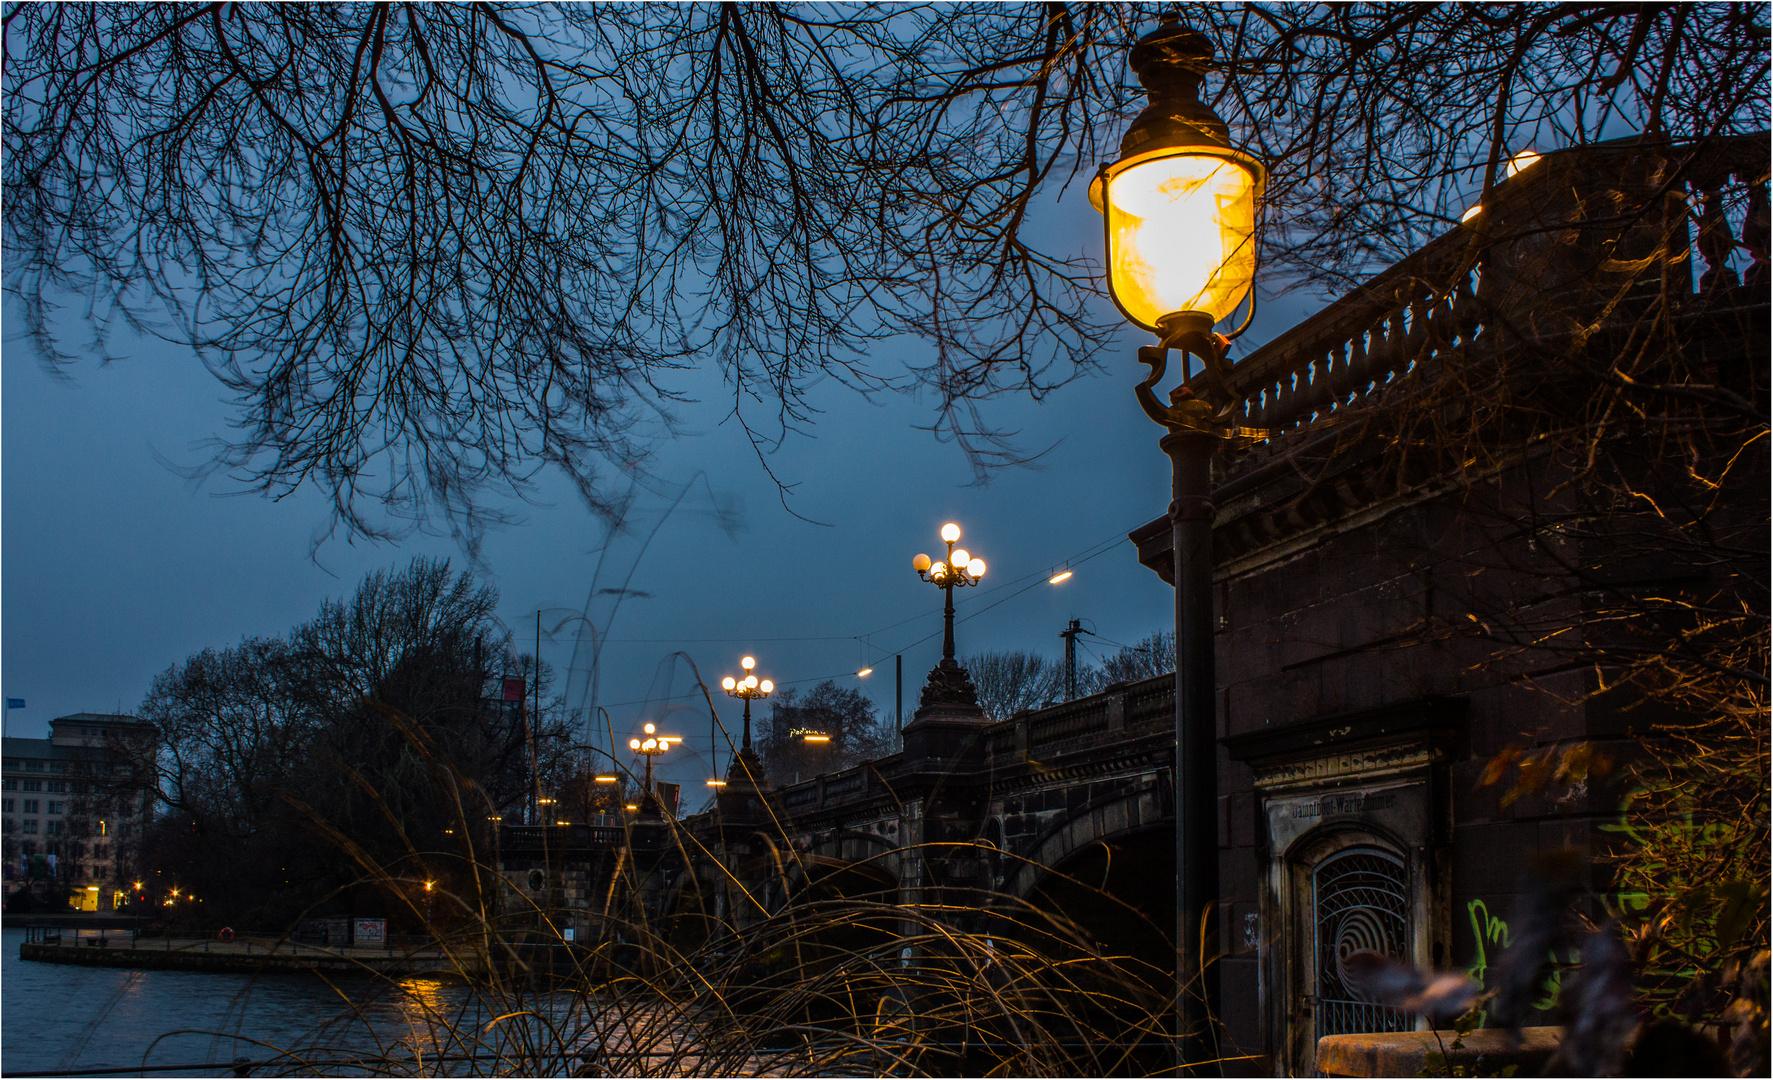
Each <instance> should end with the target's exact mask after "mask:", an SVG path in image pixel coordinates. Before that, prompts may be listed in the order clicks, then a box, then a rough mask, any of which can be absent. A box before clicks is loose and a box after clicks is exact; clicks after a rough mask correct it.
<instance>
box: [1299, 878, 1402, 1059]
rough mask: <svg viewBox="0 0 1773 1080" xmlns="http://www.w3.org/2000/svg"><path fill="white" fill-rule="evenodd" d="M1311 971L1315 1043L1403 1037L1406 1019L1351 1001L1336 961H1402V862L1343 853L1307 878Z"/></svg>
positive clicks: (1395, 1011) (1355, 995)
mask: <svg viewBox="0 0 1773 1080" xmlns="http://www.w3.org/2000/svg"><path fill="white" fill-rule="evenodd" d="M1311 895H1312V913H1313V929H1314V933H1315V935H1316V944H1315V947H1314V950H1313V951H1314V953H1315V958H1316V964H1317V987H1316V991H1317V993H1316V997H1317V1022H1316V1035H1317V1036H1319V1037H1322V1036H1325V1035H1345V1034H1349V1033H1353V1032H1369V1031H1409V1030H1411V1028H1412V1027H1413V1026H1414V1025H1413V1024H1412V1023H1411V1021H1410V1016H1409V1014H1408V1013H1406V1012H1403V1011H1402V1010H1399V1009H1393V1008H1389V1007H1387V1006H1384V1005H1377V1004H1374V1003H1373V1002H1371V1001H1368V1000H1365V999H1364V998H1363V997H1362V996H1361V995H1360V994H1358V993H1356V992H1355V991H1354V989H1353V988H1352V987H1350V986H1349V985H1348V982H1347V980H1346V978H1345V977H1344V974H1343V969H1342V961H1343V959H1344V958H1345V957H1347V956H1348V954H1349V953H1352V952H1355V951H1357V950H1360V949H1372V950H1373V951H1374V952H1379V953H1383V954H1385V955H1386V956H1390V957H1395V958H1397V959H1400V960H1408V959H1410V896H1409V880H1408V878H1407V877H1406V876H1405V874H1404V864H1403V860H1401V859H1399V858H1398V857H1397V856H1395V855H1392V854H1391V853H1390V852H1387V851H1381V850H1380V849H1378V848H1365V847H1361V848H1349V849H1347V850H1346V851H1339V852H1337V853H1336V854H1334V855H1332V856H1330V857H1329V858H1327V859H1325V860H1324V861H1323V862H1321V863H1318V864H1317V866H1316V868H1315V869H1313V870H1312V872H1311Z"/></svg>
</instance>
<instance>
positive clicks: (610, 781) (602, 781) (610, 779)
mask: <svg viewBox="0 0 1773 1080" xmlns="http://www.w3.org/2000/svg"><path fill="white" fill-rule="evenodd" d="M597 782H598V783H600V784H613V783H615V782H616V778H615V777H613V776H599V777H598V778H597Z"/></svg>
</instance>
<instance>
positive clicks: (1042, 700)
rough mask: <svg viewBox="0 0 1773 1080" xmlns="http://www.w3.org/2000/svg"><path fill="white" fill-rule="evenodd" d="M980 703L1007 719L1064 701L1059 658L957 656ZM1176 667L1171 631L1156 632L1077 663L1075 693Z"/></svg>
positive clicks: (1003, 654)
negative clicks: (1095, 660) (1100, 657)
mask: <svg viewBox="0 0 1773 1080" xmlns="http://www.w3.org/2000/svg"><path fill="white" fill-rule="evenodd" d="M961 663H962V664H964V665H965V666H966V669H967V673H968V674H970V675H971V676H972V677H973V687H974V688H975V689H976V690H977V691H978V694H979V705H980V707H981V708H983V709H984V710H985V715H986V716H989V717H991V718H992V719H994V720H1007V719H1009V718H1010V717H1011V716H1014V715H1015V714H1016V713H1019V712H1021V711H1022V710H1024V709H1039V708H1042V707H1044V706H1047V705H1056V704H1058V703H1060V702H1062V701H1065V700H1067V696H1066V671H1065V662H1064V661H1063V660H1055V659H1053V658H1052V657H1050V656H1044V655H1042V654H1040V653H1032V652H1017V651H1010V652H988V653H976V654H974V655H972V656H966V657H962V658H961ZM1175 671H1176V635H1175V634H1174V633H1173V632H1171V631H1169V630H1159V631H1158V632H1156V633H1154V634H1151V635H1150V636H1148V637H1145V638H1142V639H1140V640H1139V641H1138V642H1137V643H1135V644H1132V645H1124V646H1121V647H1120V648H1119V649H1117V650H1116V651H1115V652H1113V653H1110V654H1109V655H1108V656H1106V657H1104V658H1103V660H1102V662H1101V664H1091V663H1080V664H1079V665H1078V668H1077V696H1079V697H1083V696H1085V695H1088V694H1095V693H1100V692H1101V691H1103V690H1106V689H1107V688H1108V687H1110V686H1112V685H1114V684H1115V683H1124V682H1137V681H1138V680H1140V679H1152V678H1156V677H1157V676H1159V675H1172V674H1174V673H1175Z"/></svg>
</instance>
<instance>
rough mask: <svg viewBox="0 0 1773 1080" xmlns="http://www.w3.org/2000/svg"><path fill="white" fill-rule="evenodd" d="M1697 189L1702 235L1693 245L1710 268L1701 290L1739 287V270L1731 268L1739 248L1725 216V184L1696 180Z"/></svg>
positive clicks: (1705, 291)
mask: <svg viewBox="0 0 1773 1080" xmlns="http://www.w3.org/2000/svg"><path fill="white" fill-rule="evenodd" d="M1695 187H1696V188H1697V190H1698V195H1699V236H1698V238H1697V239H1696V240H1695V242H1694V245H1693V246H1694V247H1696V248H1698V249H1699V254H1700V255H1701V256H1702V257H1704V259H1705V266H1706V270H1705V273H1704V274H1701V275H1700V277H1699V291H1700V292H1701V293H1710V292H1713V291H1714V290H1717V289H1732V288H1735V287H1736V285H1737V284H1738V282H1737V280H1736V271H1734V270H1732V269H1730V253H1731V252H1733V251H1734V250H1735V249H1736V237H1735V235H1734V234H1732V233H1731V231H1730V222H1729V221H1728V220H1727V219H1726V218H1725V217H1724V193H1723V191H1722V190H1720V189H1721V187H1722V184H1721V183H1717V182H1713V181H1710V180H1706V181H1695Z"/></svg>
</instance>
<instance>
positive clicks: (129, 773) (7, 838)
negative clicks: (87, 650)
mask: <svg viewBox="0 0 1773 1080" xmlns="http://www.w3.org/2000/svg"><path fill="white" fill-rule="evenodd" d="M155 743H156V733H155V729H154V726H153V725H152V724H148V723H144V722H143V721H141V720H138V719H137V718H135V717H133V716H117V715H108V714H100V713H75V714H73V715H72V716H63V717H60V718H58V719H55V720H51V721H50V723H49V738H47V739H15V738H7V739H5V740H4V750H3V753H4V759H5V760H4V770H3V772H0V854H3V857H4V862H5V867H4V884H5V889H6V893H7V895H8V896H11V895H12V894H13V893H14V892H16V891H18V890H19V889H22V888H27V887H33V886H34V884H35V883H42V885H41V886H39V887H41V888H44V889H53V888H55V887H58V886H66V887H67V888H68V890H69V898H68V902H69V904H70V905H71V906H73V907H76V908H80V909H82V910H86V911H108V910H112V909H114V908H116V907H117V906H118V905H119V904H120V903H121V902H122V900H123V898H124V896H125V894H126V892H127V890H128V889H129V888H130V884H131V882H132V881H133V877H132V875H133V874H135V873H136V872H137V871H138V869H139V867H138V866H137V855H138V852H139V849H140V845H141V840H142V833H143V830H144V828H145V826H146V824H147V821H148V817H149V815H150V814H151V813H152V812H153V806H154V789H155V770H154V757H155Z"/></svg>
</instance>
